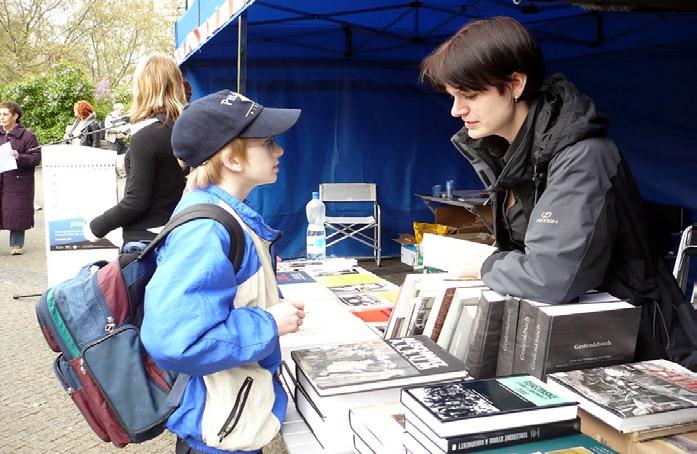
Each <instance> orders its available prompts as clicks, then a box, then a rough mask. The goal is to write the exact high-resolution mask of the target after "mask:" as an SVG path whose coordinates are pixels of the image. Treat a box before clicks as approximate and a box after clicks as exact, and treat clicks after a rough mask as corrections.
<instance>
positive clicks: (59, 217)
mask: <svg viewBox="0 0 697 454" xmlns="http://www.w3.org/2000/svg"><path fill="white" fill-rule="evenodd" d="M41 153H42V169H43V170H42V174H43V187H44V222H45V224H46V225H45V227H46V274H47V276H48V285H49V286H53V285H55V284H58V283H60V282H62V281H64V280H66V279H69V278H71V277H73V276H75V274H77V272H78V271H79V270H80V268H82V267H83V266H85V265H87V264H88V263H91V262H95V261H98V260H113V259H114V258H116V256H117V255H118V252H119V246H118V245H117V244H114V243H112V242H111V241H109V240H107V239H101V240H99V241H97V242H95V243H91V242H90V241H88V240H87V239H86V238H85V237H84V235H83V233H82V229H83V227H84V225H85V223H87V222H89V221H90V220H92V219H93V218H95V217H96V216H99V215H100V214H102V213H103V212H104V211H106V210H107V209H109V208H111V207H112V206H114V205H115V204H116V202H117V187H116V170H115V165H114V163H115V159H116V152H115V151H113V150H102V149H101V148H91V147H82V146H77V145H48V146H45V147H42V150H41Z"/></svg>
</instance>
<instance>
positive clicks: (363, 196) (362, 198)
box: [319, 183, 378, 202]
mask: <svg viewBox="0 0 697 454" xmlns="http://www.w3.org/2000/svg"><path fill="white" fill-rule="evenodd" d="M377 192H378V191H377V185H376V184H375V183H323V184H320V185H319V199H320V200H321V201H323V202H377V200H378V197H377Z"/></svg>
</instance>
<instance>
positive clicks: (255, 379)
mask: <svg viewBox="0 0 697 454" xmlns="http://www.w3.org/2000/svg"><path fill="white" fill-rule="evenodd" d="M197 203H213V204H218V205H221V206H223V207H224V208H227V209H228V210H229V209H230V208H232V210H234V212H235V213H236V214H237V217H238V218H239V219H240V220H241V221H243V222H241V223H240V225H241V226H242V228H243V231H244V232H245V242H246V244H245V254H244V259H243V261H242V264H241V266H240V269H239V270H233V269H232V264H231V263H230V260H229V259H228V251H229V250H230V238H229V236H228V233H227V231H226V230H225V228H224V227H223V226H222V225H221V224H219V223H217V222H216V221H213V220H211V219H197V220H194V221H191V222H188V223H186V224H184V225H182V226H180V227H178V228H176V229H174V230H173V231H172V232H171V233H170V234H169V235H168V237H167V238H166V240H165V242H164V244H163V245H162V246H161V247H160V248H159V250H158V252H157V264H158V266H157V269H156V271H155V274H154V275H153V277H152V279H151V280H150V282H149V284H148V286H147V288H146V292H145V315H144V319H143V324H142V327H141V340H142V342H143V345H144V346H145V349H146V350H147V351H148V353H149V354H150V355H151V356H152V358H153V359H154V360H155V362H156V363H157V364H158V366H160V367H162V368H164V369H169V370H172V371H176V372H182V373H186V374H189V375H191V380H190V381H189V384H188V385H187V388H186V391H185V393H184V395H183V397H182V401H181V404H180V406H179V408H177V410H176V411H175V412H174V413H173V414H172V416H171V417H170V418H169V420H168V422H167V428H168V429H169V430H170V431H172V432H174V433H175V434H177V435H178V436H179V437H181V438H184V439H185V440H186V441H187V442H188V443H189V445H190V446H191V447H192V448H194V449H198V450H200V451H203V452H206V453H213V454H216V453H230V452H245V451H255V450H258V449H261V447H263V446H264V445H266V444H268V443H269V442H270V441H271V439H272V438H273V437H274V436H275V435H276V434H277V433H278V431H279V429H280V425H281V423H282V422H283V419H284V417H285V412H286V405H287V396H286V394H285V392H284V391H283V388H282V387H281V385H280V383H279V382H278V380H277V378H276V377H275V374H276V371H277V370H278V367H279V365H280V362H281V350H280V346H279V340H278V332H277V328H276V322H275V321H274V319H273V317H272V316H271V314H270V313H269V312H267V311H265V310H264V309H263V308H265V307H269V306H271V305H273V304H275V303H277V302H278V288H277V287H276V281H275V276H274V271H273V265H272V263H273V262H272V260H273V254H272V252H271V250H270V248H271V245H272V243H273V242H274V241H275V240H276V239H277V238H278V237H279V236H280V233H279V232H278V231H277V230H274V229H272V228H270V227H269V226H267V225H266V224H265V223H264V221H263V219H262V218H261V216H260V215H259V214H257V213H256V212H255V211H254V210H252V209H251V208H250V207H249V206H247V205H245V204H244V203H242V202H240V201H239V200H237V199H235V198H234V197H232V196H231V195H230V194H228V193H227V192H226V191H224V190H222V189H221V188H219V187H217V186H210V187H208V188H206V189H200V190H195V191H192V192H188V193H186V194H185V195H184V197H183V198H182V200H181V201H180V203H179V205H178V206H177V208H176V209H175V213H177V212H179V211H180V210H182V209H184V208H186V207H188V206H191V205H195V204H197ZM250 380H251V381H250ZM245 383H246V384H245ZM250 383H251V386H249V385H250ZM247 391H248V392H247ZM245 396H246V399H245ZM236 400H239V402H240V404H241V405H242V408H241V413H240V412H237V413H240V417H239V420H238V422H237V424H235V423H234V421H235V420H236V418H235V415H234V414H232V417H231V413H236V412H233V411H232V410H233V407H234V406H235V401H236ZM231 427H232V430H231V431H229V434H227V435H225V434H224V433H222V434H221V429H223V432H225V429H228V430H229V429H230V428H231ZM221 435H223V436H221Z"/></svg>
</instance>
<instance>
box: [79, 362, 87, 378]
mask: <svg viewBox="0 0 697 454" xmlns="http://www.w3.org/2000/svg"><path fill="white" fill-rule="evenodd" d="M80 373H81V374H82V375H87V371H86V370H85V360H84V359H83V358H80Z"/></svg>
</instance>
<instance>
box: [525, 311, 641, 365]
mask: <svg viewBox="0 0 697 454" xmlns="http://www.w3.org/2000/svg"><path fill="white" fill-rule="evenodd" d="M534 310H535V312H536V314H535V315H534V318H535V323H534V325H532V329H529V330H528V333H527V344H528V345H529V346H530V347H529V352H530V354H529V357H528V361H527V364H526V365H525V366H526V367H524V368H523V370H522V371H517V372H522V373H528V374H530V375H534V376H535V377H537V378H540V379H544V377H545V375H546V374H548V373H553V372H559V371H566V370H573V369H587V368H589V367H599V366H606V365H611V364H620V363H626V362H630V361H632V360H633V359H634V349H635V347H636V338H637V334H638V332H639V319H640V318H641V308H640V307H636V306H633V305H631V304H629V303H627V302H625V301H619V300H618V301H613V302H599V303H572V304H556V305H544V306H536V307H535V308H534Z"/></svg>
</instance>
